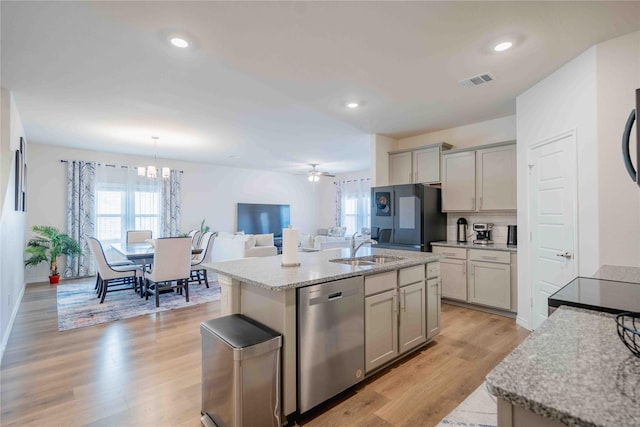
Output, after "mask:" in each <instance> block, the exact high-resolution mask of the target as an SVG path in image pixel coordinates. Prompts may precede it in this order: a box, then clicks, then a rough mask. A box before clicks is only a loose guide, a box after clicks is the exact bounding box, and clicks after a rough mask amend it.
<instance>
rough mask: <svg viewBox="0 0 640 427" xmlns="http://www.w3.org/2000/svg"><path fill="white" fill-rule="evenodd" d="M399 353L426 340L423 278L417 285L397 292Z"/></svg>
mask: <svg viewBox="0 0 640 427" xmlns="http://www.w3.org/2000/svg"><path fill="white" fill-rule="evenodd" d="M399 304H400V325H399V327H400V330H399V336H398V337H399V339H400V353H401V354H402V353H404V352H406V351H409V350H411V349H412V348H414V347H416V346H417V345H420V344H422V343H423V342H425V341H426V340H427V321H426V311H427V307H426V304H427V296H426V293H425V283H424V277H423V278H422V280H421V281H419V282H418V283H414V284H412V285H408V286H403V287H401V288H400V292H399Z"/></svg>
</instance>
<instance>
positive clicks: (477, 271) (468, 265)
mask: <svg viewBox="0 0 640 427" xmlns="http://www.w3.org/2000/svg"><path fill="white" fill-rule="evenodd" d="M433 252H434V253H437V254H441V255H443V256H444V258H441V259H440V280H441V282H442V285H441V286H442V297H444V298H447V299H451V300H457V301H463V302H469V303H473V304H482V305H486V306H489V307H495V308H499V309H503V310H509V311H516V309H517V305H518V303H517V275H516V268H517V267H516V262H517V256H516V254H515V253H510V252H506V251H492V250H487V249H469V250H467V249H463V248H450V247H442V246H434V247H433ZM428 293H429V285H428V284H427V294H428ZM428 310H429V307H428V306H427V313H428Z"/></svg>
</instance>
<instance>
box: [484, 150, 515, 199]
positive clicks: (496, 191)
mask: <svg viewBox="0 0 640 427" xmlns="http://www.w3.org/2000/svg"><path fill="white" fill-rule="evenodd" d="M476 170H477V174H478V183H477V184H478V185H477V196H478V210H481V211H495V210H515V209H516V146H515V145H505V146H501V147H494V148H487V149H483V150H478V151H476Z"/></svg>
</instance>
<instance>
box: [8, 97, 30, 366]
mask: <svg viewBox="0 0 640 427" xmlns="http://www.w3.org/2000/svg"><path fill="white" fill-rule="evenodd" d="M0 105H1V107H0V108H1V111H0V116H1V120H2V126H1V128H2V130H1V133H0V176H2V179H1V180H0V183H1V185H0V200H2V205H1V206H2V207H1V211H2V213H1V216H0V332H1V333H2V335H1V336H2V347H0V358H2V356H3V355H4V350H5V348H6V345H7V341H8V339H9V335H10V333H11V327H12V325H13V320H14V319H15V316H16V314H17V312H18V308H19V307H20V301H21V299H22V295H23V294H24V267H23V260H24V257H23V252H24V248H25V233H24V228H25V216H26V215H25V213H24V212H18V211H15V210H14V207H15V192H14V185H15V158H14V156H15V151H16V150H17V149H19V148H20V137H24V129H23V127H22V122H21V120H20V115H19V113H18V110H17V108H16V105H15V103H14V101H13V97H12V96H11V94H10V93H9V92H8V91H6V90H5V89H2V93H1V96H0ZM27 161H29V158H28V157H27ZM29 166H31V163H30V161H29ZM30 172H31V169H30V168H29V175H31V174H30ZM29 177H30V176H29Z"/></svg>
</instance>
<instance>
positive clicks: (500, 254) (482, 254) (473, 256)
mask: <svg viewBox="0 0 640 427" xmlns="http://www.w3.org/2000/svg"><path fill="white" fill-rule="evenodd" d="M469 260H471V261H484V262H500V263H503V264H509V263H510V262H511V254H510V253H509V252H504V251H488V250H484V249H470V250H469Z"/></svg>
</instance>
